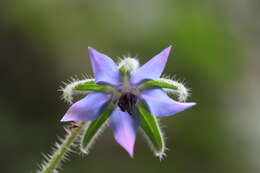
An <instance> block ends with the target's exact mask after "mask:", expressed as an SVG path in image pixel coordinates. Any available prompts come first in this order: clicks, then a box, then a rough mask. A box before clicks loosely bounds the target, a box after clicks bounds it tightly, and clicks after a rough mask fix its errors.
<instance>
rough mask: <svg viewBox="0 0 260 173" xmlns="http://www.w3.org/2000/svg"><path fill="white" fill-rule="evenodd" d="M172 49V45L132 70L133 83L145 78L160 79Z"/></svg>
mask: <svg viewBox="0 0 260 173" xmlns="http://www.w3.org/2000/svg"><path fill="white" fill-rule="evenodd" d="M170 51H171V46H169V47H168V48H166V49H164V50H163V51H161V52H160V53H159V54H158V55H156V56H154V57H153V58H152V59H151V60H149V61H148V62H147V63H145V64H144V65H142V66H141V67H140V68H138V69H137V70H136V71H134V72H132V73H131V83H132V84H138V83H140V82H141V81H142V80H144V79H154V80H155V79H158V78H159V77H160V76H161V74H162V72H163V69H164V67H165V64H166V62H167V59H168V56H169V54H170Z"/></svg>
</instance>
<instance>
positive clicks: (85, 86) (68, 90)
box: [60, 79, 113, 103]
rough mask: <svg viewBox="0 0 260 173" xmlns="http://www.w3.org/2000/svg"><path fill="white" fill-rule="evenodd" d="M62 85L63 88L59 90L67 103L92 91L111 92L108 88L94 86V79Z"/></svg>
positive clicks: (110, 88)
mask: <svg viewBox="0 0 260 173" xmlns="http://www.w3.org/2000/svg"><path fill="white" fill-rule="evenodd" d="M64 84H65V87H61V89H60V90H61V91H62V92H63V99H64V100H65V101H67V102H69V103H72V102H73V97H74V96H75V95H79V94H81V95H84V94H85V95H86V94H88V93H89V92H93V91H101V92H110V91H112V90H113V89H112V87H110V86H105V85H99V84H95V80H94V79H85V80H73V81H71V82H70V81H69V83H64Z"/></svg>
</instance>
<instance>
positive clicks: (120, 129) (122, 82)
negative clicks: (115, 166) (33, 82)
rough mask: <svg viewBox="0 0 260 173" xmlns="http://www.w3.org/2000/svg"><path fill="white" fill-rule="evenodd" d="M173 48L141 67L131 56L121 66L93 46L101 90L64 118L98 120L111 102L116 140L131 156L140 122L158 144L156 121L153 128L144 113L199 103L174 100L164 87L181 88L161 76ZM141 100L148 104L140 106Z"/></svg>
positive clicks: (161, 114) (159, 113)
mask: <svg viewBox="0 0 260 173" xmlns="http://www.w3.org/2000/svg"><path fill="white" fill-rule="evenodd" d="M170 50H171V46H170V47H168V48H166V49H164V50H163V51H162V52H160V53H159V54H158V55H156V56H154V57H153V58H152V59H151V60H149V61H148V62H147V63H145V64H144V65H142V66H141V67H137V66H138V63H137V62H136V60H134V59H128V61H125V63H122V64H121V65H117V64H116V63H115V62H114V61H113V60H112V59H111V58H110V57H108V56H107V55H105V54H102V53H100V52H98V51H96V50H95V49H93V48H89V55H90V60H91V65H92V70H93V73H94V82H93V81H92V82H93V83H91V84H92V85H91V86H95V87H97V86H98V87H100V89H92V90H91V91H92V92H88V94H87V96H86V97H84V98H83V99H81V100H79V101H78V102H76V103H74V104H73V105H72V106H71V107H70V108H69V110H68V111H67V113H66V114H65V115H64V117H63V118H62V120H61V121H75V122H79V121H97V120H98V119H99V118H100V116H101V114H102V113H103V112H104V110H105V109H106V107H107V105H108V104H111V105H113V110H112V111H111V114H110V115H109V116H108V117H109V125H110V126H111V127H112V129H113V133H114V138H115V139H116V141H117V142H118V143H119V144H120V145H121V146H122V147H123V148H124V149H125V150H126V151H127V152H128V153H129V154H130V156H133V153H134V152H133V151H134V144H135V139H136V133H137V130H138V127H139V126H140V124H142V128H143V130H144V132H145V133H147V135H148V137H149V136H150V138H151V140H153V139H152V138H154V139H155V143H156V140H157V139H156V134H155V135H153V133H156V128H157V127H155V128H154V129H153V127H152V125H154V126H158V124H157V123H156V120H151V121H153V122H151V123H150V124H151V127H149V121H150V120H149V118H147V117H146V118H145V117H141V118H140V115H144V116H145V115H146V114H149V115H153V116H155V117H165V116H170V115H174V114H176V113H178V112H181V111H183V110H185V109H187V108H190V107H192V106H194V105H195V103H185V102H177V101H175V100H173V99H172V98H171V97H169V95H168V94H167V92H166V90H165V89H164V88H168V89H172V90H174V89H176V91H178V89H179V88H178V85H176V86H175V85H174V83H173V82H168V83H167V81H166V80H162V79H161V78H160V76H161V74H162V72H163V70H164V67H165V65H166V62H167V59H168V56H169V53H170ZM131 62H133V63H131ZM136 63H137V65H135V64H136ZM85 82H86V81H85ZM87 82H91V81H87ZM87 82H86V83H85V84H84V85H86V86H87V84H88V83H87ZM89 84H90V83H89ZM177 84H178V83H177ZM76 85H77V84H75V85H74V86H76ZM170 85H171V86H170ZM174 87H175V88H174ZM86 90H87V89H86ZM141 103H143V105H144V104H145V105H146V107H145V106H140V104H141ZM138 105H139V107H138ZM155 117H154V118H155ZM155 119H156V118H155ZM146 120H147V121H146ZM147 123H148V125H147ZM149 128H150V130H149ZM157 131H159V134H160V129H159V130H158V128H157ZM149 134H150V135H149ZM160 135H161V134H160ZM153 136H154V137H153ZM161 143H163V142H161ZM155 145H156V144H155ZM158 145H163V144H158Z"/></svg>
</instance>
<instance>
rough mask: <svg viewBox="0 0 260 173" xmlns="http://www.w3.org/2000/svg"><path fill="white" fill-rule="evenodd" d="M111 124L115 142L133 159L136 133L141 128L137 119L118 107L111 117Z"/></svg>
mask: <svg viewBox="0 0 260 173" xmlns="http://www.w3.org/2000/svg"><path fill="white" fill-rule="evenodd" d="M109 123H110V126H111V127H112V129H113V132H114V138H115V140H116V141H117V142H118V143H119V144H120V145H121V146H122V147H123V148H124V149H125V150H126V151H127V152H128V153H129V155H130V156H131V157H133V154H134V144H135V138H136V132H137V128H138V126H139V122H138V120H137V118H136V117H135V116H134V115H129V114H128V113H127V112H122V111H121V110H120V108H118V107H117V108H116V109H115V110H114V112H113V113H112V115H111V116H110V120H109Z"/></svg>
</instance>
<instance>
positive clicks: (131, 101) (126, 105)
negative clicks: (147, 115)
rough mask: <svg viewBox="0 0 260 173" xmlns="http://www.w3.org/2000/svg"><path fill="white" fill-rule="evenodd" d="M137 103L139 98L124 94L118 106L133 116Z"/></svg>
mask: <svg viewBox="0 0 260 173" xmlns="http://www.w3.org/2000/svg"><path fill="white" fill-rule="evenodd" d="M136 103H137V96H136V95H134V94H132V93H125V94H123V95H122V96H121V97H120V98H119V101H118V106H119V108H120V109H121V110H122V111H123V112H125V111H126V112H128V113H129V114H130V115H133V110H134V106H135V104H136Z"/></svg>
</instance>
